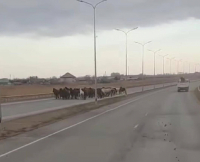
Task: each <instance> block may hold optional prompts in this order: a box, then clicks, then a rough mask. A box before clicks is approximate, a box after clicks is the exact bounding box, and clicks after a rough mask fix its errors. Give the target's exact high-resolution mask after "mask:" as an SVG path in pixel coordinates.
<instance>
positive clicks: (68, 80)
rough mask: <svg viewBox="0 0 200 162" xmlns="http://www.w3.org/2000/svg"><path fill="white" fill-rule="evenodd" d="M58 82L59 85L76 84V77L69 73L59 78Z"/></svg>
mask: <svg viewBox="0 0 200 162" xmlns="http://www.w3.org/2000/svg"><path fill="white" fill-rule="evenodd" d="M59 82H60V83H74V82H76V77H75V76H74V75H72V74H70V73H66V74H65V75H63V76H61V77H60V79H59Z"/></svg>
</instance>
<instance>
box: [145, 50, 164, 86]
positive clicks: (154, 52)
mask: <svg viewBox="0 0 200 162" xmlns="http://www.w3.org/2000/svg"><path fill="white" fill-rule="evenodd" d="M148 51H150V52H153V54H154V80H155V79H156V53H157V52H159V51H161V49H159V50H157V51H153V50H148ZM155 88H156V85H155V84H154V89H155Z"/></svg>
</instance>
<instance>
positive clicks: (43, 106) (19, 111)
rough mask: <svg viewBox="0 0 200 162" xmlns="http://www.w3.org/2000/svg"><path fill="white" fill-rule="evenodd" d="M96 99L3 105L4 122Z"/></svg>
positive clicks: (133, 91) (147, 87)
mask: <svg viewBox="0 0 200 162" xmlns="http://www.w3.org/2000/svg"><path fill="white" fill-rule="evenodd" d="M166 85H169V84H166ZM159 87H162V85H156V88H159ZM150 89H153V86H146V87H145V88H144V90H150ZM141 90H142V87H135V88H129V89H128V90H127V91H128V93H129V94H130V93H136V92H140V91H141ZM93 101H94V99H87V100H55V99H53V98H50V99H42V100H35V101H34V100H33V101H22V102H14V103H5V104H2V116H3V120H9V119H13V118H18V117H23V116H27V115H32V114H38V113H42V112H46V111H50V110H56V109H62V108H66V107H70V106H74V105H79V104H83V103H88V102H93Z"/></svg>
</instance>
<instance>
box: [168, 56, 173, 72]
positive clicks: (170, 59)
mask: <svg viewBox="0 0 200 162" xmlns="http://www.w3.org/2000/svg"><path fill="white" fill-rule="evenodd" d="M168 59H169V61H170V74H172V70H171V69H172V68H171V66H172V60H174V59H175V57H173V58H168Z"/></svg>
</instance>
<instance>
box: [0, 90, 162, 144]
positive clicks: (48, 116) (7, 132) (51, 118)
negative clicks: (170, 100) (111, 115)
mask: <svg viewBox="0 0 200 162" xmlns="http://www.w3.org/2000/svg"><path fill="white" fill-rule="evenodd" d="M165 88H166V87H165ZM159 89H163V88H159ZM159 89H156V90H159ZM152 91H155V90H150V91H145V92H139V93H135V94H130V95H127V96H119V97H115V98H108V99H105V100H101V101H99V102H98V105H95V104H94V103H86V104H81V105H77V106H72V107H68V108H65V109H60V110H55V111H51V112H45V113H42V114H38V115H33V116H29V117H23V118H19V119H14V120H11V121H5V122H3V123H2V125H1V130H0V140H2V139H5V138H9V137H12V136H16V135H19V134H22V133H25V132H28V131H31V130H34V129H37V128H40V127H43V126H46V125H49V124H52V123H55V122H58V121H60V120H64V119H67V118H69V117H71V116H75V115H78V114H81V113H86V112H88V111H91V110H95V109H98V108H101V107H103V106H107V105H111V104H114V103H116V102H120V101H124V100H127V99H130V98H133V97H136V96H140V95H142V94H148V93H150V92H152Z"/></svg>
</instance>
